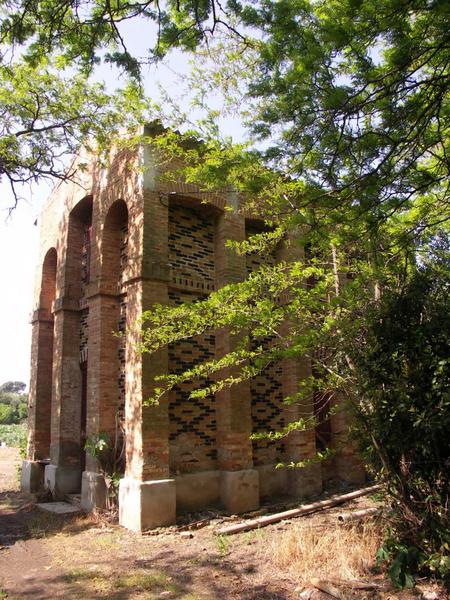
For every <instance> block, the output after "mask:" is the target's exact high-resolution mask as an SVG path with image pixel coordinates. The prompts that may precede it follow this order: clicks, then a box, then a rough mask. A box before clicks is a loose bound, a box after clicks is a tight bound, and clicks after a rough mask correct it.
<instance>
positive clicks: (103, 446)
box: [84, 432, 124, 508]
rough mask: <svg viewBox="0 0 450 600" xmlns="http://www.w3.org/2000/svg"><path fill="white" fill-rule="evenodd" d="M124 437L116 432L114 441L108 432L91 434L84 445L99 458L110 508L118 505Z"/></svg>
mask: <svg viewBox="0 0 450 600" xmlns="http://www.w3.org/2000/svg"><path fill="white" fill-rule="evenodd" d="M119 438H120V439H121V440H122V443H120V439H119ZM123 439H124V438H123V436H119V435H118V433H117V432H116V436H115V441H114V442H112V441H111V438H110V436H109V435H108V434H107V433H105V432H101V433H99V434H94V435H91V436H89V437H88V438H87V440H86V443H85V445H84V449H85V450H86V452H88V454H90V455H91V456H92V457H93V458H95V459H97V461H98V464H99V466H100V472H101V473H102V475H103V477H104V479H105V484H106V490H107V503H108V506H107V507H108V508H113V507H114V506H116V505H117V501H118V490H119V483H120V478H121V474H122V471H123V451H124V447H123Z"/></svg>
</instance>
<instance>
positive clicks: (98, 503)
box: [81, 471, 107, 511]
mask: <svg viewBox="0 0 450 600" xmlns="http://www.w3.org/2000/svg"><path fill="white" fill-rule="evenodd" d="M106 496H107V489H106V483H105V478H104V477H103V475H101V474H100V473H95V472H93V471H84V472H83V476H82V479H81V508H82V509H83V510H86V511H91V510H94V508H106Z"/></svg>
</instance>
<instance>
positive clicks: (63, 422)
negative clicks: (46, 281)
mask: <svg viewBox="0 0 450 600" xmlns="http://www.w3.org/2000/svg"><path fill="white" fill-rule="evenodd" d="M54 314H55V329H54V331H55V337H54V361H53V386H54V387H53V397H52V426H51V444H50V465H48V466H47V467H46V468H45V484H46V486H47V487H48V488H49V489H50V490H51V491H52V492H54V493H55V494H56V495H62V494H68V493H76V492H79V491H80V485H81V463H80V458H81V452H82V449H81V447H80V431H81V384H82V381H81V370H80V356H79V337H80V316H79V302H78V301H77V300H74V299H71V298H70V297H67V296H63V297H60V298H58V299H57V300H56V301H55V308H54Z"/></svg>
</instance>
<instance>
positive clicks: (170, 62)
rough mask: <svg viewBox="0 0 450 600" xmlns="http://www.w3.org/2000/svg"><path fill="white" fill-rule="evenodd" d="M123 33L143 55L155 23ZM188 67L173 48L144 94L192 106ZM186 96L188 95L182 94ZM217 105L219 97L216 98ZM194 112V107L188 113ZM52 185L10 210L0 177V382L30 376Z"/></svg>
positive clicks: (226, 123)
mask: <svg viewBox="0 0 450 600" xmlns="http://www.w3.org/2000/svg"><path fill="white" fill-rule="evenodd" d="M122 34H123V35H125V36H126V37H125V39H126V41H127V44H128V45H129V48H130V50H131V51H133V52H135V54H136V55H139V56H143V55H145V48H146V47H148V46H149V45H151V43H152V40H153V39H154V34H155V33H154V30H152V29H151V25H149V24H144V23H139V22H135V21H129V22H128V23H127V24H126V26H125V27H124V28H123V29H122ZM188 70H189V61H188V58H187V57H186V56H185V55H183V54H182V53H181V52H178V51H177V52H173V53H172V54H171V55H170V56H169V57H168V59H166V61H165V64H164V65H161V66H159V67H152V68H146V70H145V72H144V77H145V79H144V81H145V90H146V93H147V94H148V95H149V96H150V97H152V98H153V99H154V100H158V99H159V97H160V95H159V91H158V84H159V85H161V86H162V87H163V88H164V89H165V90H166V91H167V92H168V93H169V94H171V95H172V96H173V97H176V98H177V100H178V101H179V102H180V103H181V106H182V108H183V110H189V94H188V91H187V89H186V87H185V85H183V84H186V81H185V77H184V76H185V74H186V73H187V72H188ZM96 78H97V79H98V80H103V81H105V83H106V84H107V86H108V87H109V88H110V89H113V88H114V87H116V86H117V85H118V78H117V73H115V72H114V71H112V70H111V68H110V67H109V66H103V67H101V68H100V69H99V70H98V71H97V74H96ZM183 94H184V97H183ZM212 101H213V102H215V104H216V107H217V106H219V105H220V102H221V100H220V98H216V99H214V98H212ZM190 113H191V115H192V111H190ZM222 127H223V129H224V131H226V133H227V135H232V137H233V139H234V140H235V141H241V140H242V139H243V138H244V137H245V136H244V130H243V128H242V126H241V125H240V122H239V120H237V119H232V118H227V119H224V120H223V123H222ZM51 187H52V186H51V185H50V184H48V183H45V182H44V183H41V184H39V185H35V186H33V187H31V188H28V187H27V188H24V189H23V192H22V195H23V196H24V200H21V201H20V203H19V205H18V206H17V207H16V208H15V209H14V210H13V211H12V212H11V213H10V211H9V210H8V209H9V207H10V206H11V205H12V197H11V194H10V190H9V188H8V186H7V185H6V183H4V182H1V181H0V282H1V293H0V385H1V384H2V383H4V382H6V381H23V382H25V383H26V384H27V385H28V383H29V376H30V346H31V325H30V322H29V321H30V314H31V310H32V308H33V307H32V303H33V289H34V278H35V271H36V268H37V265H36V263H37V252H38V247H39V227H38V226H36V225H34V223H35V222H36V219H37V217H38V215H39V213H40V210H41V207H42V205H43V203H44V201H45V199H46V198H47V197H48V196H49V194H50V192H51Z"/></svg>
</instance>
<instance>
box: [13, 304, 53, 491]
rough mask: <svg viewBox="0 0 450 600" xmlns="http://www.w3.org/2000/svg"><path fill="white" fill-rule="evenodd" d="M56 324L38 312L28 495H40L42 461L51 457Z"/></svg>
mask: <svg viewBox="0 0 450 600" xmlns="http://www.w3.org/2000/svg"><path fill="white" fill-rule="evenodd" d="M53 322H54V319H53V315H52V314H51V312H50V311H48V310H44V309H37V310H36V311H34V313H33V316H32V321H31V323H32V338H31V339H32V341H31V377H30V393H29V400H28V444H27V460H25V461H23V464H22V472H21V488H22V490H23V491H24V492H37V491H39V490H40V489H41V488H42V486H43V480H44V466H43V464H41V463H39V462H38V461H41V460H43V459H47V458H48V457H49V455H50V426H51V405H52V368H53V365H52V363H53Z"/></svg>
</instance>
